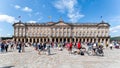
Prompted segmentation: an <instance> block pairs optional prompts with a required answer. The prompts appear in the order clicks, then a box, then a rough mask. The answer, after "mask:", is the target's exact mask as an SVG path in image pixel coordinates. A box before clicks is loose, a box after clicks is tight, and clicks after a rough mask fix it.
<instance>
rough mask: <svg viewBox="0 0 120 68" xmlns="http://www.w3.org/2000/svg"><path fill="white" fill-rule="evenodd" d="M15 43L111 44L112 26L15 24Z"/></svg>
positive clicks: (54, 23) (61, 22)
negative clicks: (78, 42) (110, 30)
mask: <svg viewBox="0 0 120 68" xmlns="http://www.w3.org/2000/svg"><path fill="white" fill-rule="evenodd" d="M13 27H14V36H13V39H14V41H22V42H29V43H34V42H48V41H51V42H70V41H72V42H77V41H81V42H104V43H109V41H110V36H109V27H110V25H109V24H108V23H106V22H104V21H102V22H100V23H66V22H64V21H62V20H60V21H58V22H48V23H23V22H21V21H19V22H16V23H14V24H13Z"/></svg>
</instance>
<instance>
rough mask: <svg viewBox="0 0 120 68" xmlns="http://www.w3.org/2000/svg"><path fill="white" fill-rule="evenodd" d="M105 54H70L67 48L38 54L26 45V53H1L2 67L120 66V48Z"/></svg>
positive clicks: (70, 67) (107, 67)
mask: <svg viewBox="0 0 120 68" xmlns="http://www.w3.org/2000/svg"><path fill="white" fill-rule="evenodd" d="M104 52H105V56H104V57H100V56H88V55H87V54H85V56H81V55H73V54H69V53H68V51H67V50H66V49H64V50H63V51H58V50H54V49H52V51H51V53H52V55H49V56H48V55H46V54H43V53H42V55H38V52H37V51H35V50H34V48H33V47H26V48H25V52H24V53H18V52H17V50H16V51H14V52H8V53H2V54H0V68H120V49H113V50H110V49H109V48H108V49H104Z"/></svg>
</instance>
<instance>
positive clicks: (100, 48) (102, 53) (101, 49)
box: [96, 46, 104, 56]
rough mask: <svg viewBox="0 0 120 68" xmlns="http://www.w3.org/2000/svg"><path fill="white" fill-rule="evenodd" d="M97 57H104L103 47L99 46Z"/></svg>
mask: <svg viewBox="0 0 120 68" xmlns="http://www.w3.org/2000/svg"><path fill="white" fill-rule="evenodd" d="M96 55H97V56H104V52H103V46H98V47H97V49H96Z"/></svg>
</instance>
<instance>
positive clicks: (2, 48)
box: [1, 42, 5, 52]
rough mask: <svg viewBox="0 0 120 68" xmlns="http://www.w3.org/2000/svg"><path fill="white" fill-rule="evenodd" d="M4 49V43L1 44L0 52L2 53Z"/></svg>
mask: <svg viewBox="0 0 120 68" xmlns="http://www.w3.org/2000/svg"><path fill="white" fill-rule="evenodd" d="M4 49H5V45H4V42H2V43H1V52H4Z"/></svg>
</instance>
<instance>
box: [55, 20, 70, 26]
mask: <svg viewBox="0 0 120 68" xmlns="http://www.w3.org/2000/svg"><path fill="white" fill-rule="evenodd" d="M54 26H68V24H66V23H64V22H62V21H61V22H58V23H56V24H54Z"/></svg>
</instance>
